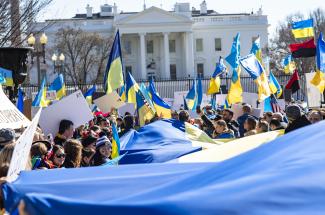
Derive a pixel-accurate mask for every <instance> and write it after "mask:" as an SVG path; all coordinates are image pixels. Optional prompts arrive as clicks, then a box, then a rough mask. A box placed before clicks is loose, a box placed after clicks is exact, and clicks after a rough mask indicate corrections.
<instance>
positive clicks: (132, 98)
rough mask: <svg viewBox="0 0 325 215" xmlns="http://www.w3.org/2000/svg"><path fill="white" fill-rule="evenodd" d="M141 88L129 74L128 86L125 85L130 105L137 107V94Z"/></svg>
mask: <svg viewBox="0 0 325 215" xmlns="http://www.w3.org/2000/svg"><path fill="white" fill-rule="evenodd" d="M139 89H140V87H139V85H138V83H137V82H136V81H135V80H134V78H133V76H132V75H131V73H129V72H128V74H127V75H126V85H125V90H126V92H125V95H126V99H127V102H128V103H132V104H134V105H137V97H136V93H137V92H138V91H139Z"/></svg>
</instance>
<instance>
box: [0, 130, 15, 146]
mask: <svg viewBox="0 0 325 215" xmlns="http://www.w3.org/2000/svg"><path fill="white" fill-rule="evenodd" d="M15 138H16V134H15V131H14V130H13V129H10V128H2V129H0V151H1V150H2V149H3V147H5V146H6V145H8V144H11V143H14V142H15Z"/></svg>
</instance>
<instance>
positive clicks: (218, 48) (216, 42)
mask: <svg viewBox="0 0 325 215" xmlns="http://www.w3.org/2000/svg"><path fill="white" fill-rule="evenodd" d="M214 47H215V50H216V51H221V50H222V48H221V38H215V39H214Z"/></svg>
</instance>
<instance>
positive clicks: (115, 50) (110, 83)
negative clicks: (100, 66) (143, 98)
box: [104, 31, 124, 94]
mask: <svg viewBox="0 0 325 215" xmlns="http://www.w3.org/2000/svg"><path fill="white" fill-rule="evenodd" d="M104 83H105V89H106V93H107V94H109V93H111V92H113V90H116V89H117V88H120V87H122V86H123V85H124V81H123V61H122V51H121V41H120V33H119V31H117V32H116V35H115V39H114V43H113V46H112V49H111V53H110V55H109V59H108V63H107V67H106V72H105V77H104Z"/></svg>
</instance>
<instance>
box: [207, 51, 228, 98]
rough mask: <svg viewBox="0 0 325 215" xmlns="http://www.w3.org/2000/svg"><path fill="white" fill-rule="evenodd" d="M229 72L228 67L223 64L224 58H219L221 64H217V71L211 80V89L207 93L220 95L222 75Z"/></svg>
mask: <svg viewBox="0 0 325 215" xmlns="http://www.w3.org/2000/svg"><path fill="white" fill-rule="evenodd" d="M226 71H227V67H226V65H225V64H224V63H223V59H222V57H220V58H219V63H217V66H216V69H215V71H214V73H213V75H212V77H211V79H210V84H209V89H208V91H207V94H208V95H211V94H215V93H219V91H220V85H221V80H220V75H221V74H223V73H224V72H226Z"/></svg>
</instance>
